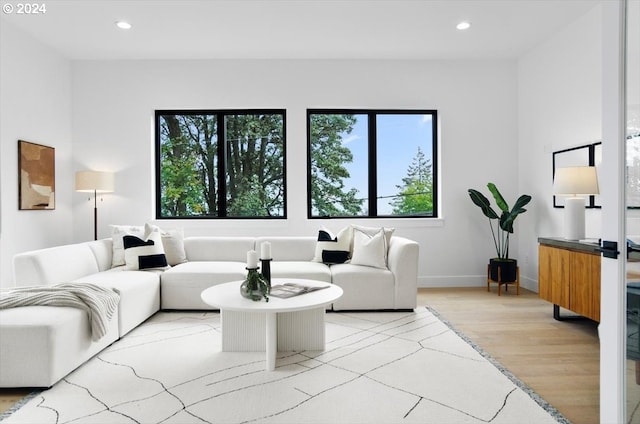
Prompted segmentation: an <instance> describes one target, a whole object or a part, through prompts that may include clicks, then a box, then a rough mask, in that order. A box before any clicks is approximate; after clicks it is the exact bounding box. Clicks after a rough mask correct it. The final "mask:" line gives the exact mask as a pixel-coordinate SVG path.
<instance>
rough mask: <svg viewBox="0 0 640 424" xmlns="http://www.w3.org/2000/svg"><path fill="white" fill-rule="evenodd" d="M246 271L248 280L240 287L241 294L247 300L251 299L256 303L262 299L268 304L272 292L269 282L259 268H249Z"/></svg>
mask: <svg viewBox="0 0 640 424" xmlns="http://www.w3.org/2000/svg"><path fill="white" fill-rule="evenodd" d="M246 270H247V271H248V272H247V278H246V279H245V280H244V281H243V282H242V284H241V285H240V294H241V295H242V297H246V298H247V299H251V300H253V301H256V302H257V301H259V300H262V299H264V300H265V301H267V302H268V301H269V296H268V295H269V292H270V291H271V286H270V284H269V282H268V281H267V280H266V279H265V278H264V276H263V275H262V274H260V273H259V272H258V267H256V268H248V267H247V268H246Z"/></svg>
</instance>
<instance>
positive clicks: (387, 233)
mask: <svg viewBox="0 0 640 424" xmlns="http://www.w3.org/2000/svg"><path fill="white" fill-rule="evenodd" d="M352 227H353V231H356V230H358V231H361V232H363V233H365V234H368V235H370V236H374V235H375V234H377V233H378V232H379V231H380V230H382V231H384V238H385V252H384V261H385V265H386V264H387V261H388V258H387V256H388V254H389V246H390V245H391V237H393V233H394V232H395V230H396V229H395V228H388V227H364V226H362V225H353V226H352ZM352 240H353V238H352ZM353 249H354V245H353V242H352V243H351V252H352V253H353Z"/></svg>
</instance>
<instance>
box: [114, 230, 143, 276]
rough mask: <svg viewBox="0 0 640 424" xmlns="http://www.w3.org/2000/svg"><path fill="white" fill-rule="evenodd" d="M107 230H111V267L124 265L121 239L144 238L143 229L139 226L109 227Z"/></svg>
mask: <svg viewBox="0 0 640 424" xmlns="http://www.w3.org/2000/svg"><path fill="white" fill-rule="evenodd" d="M109 228H110V229H111V242H112V244H113V255H112V257H111V266H112V267H116V266H120V265H124V264H125V259H124V242H123V237H124V236H126V235H131V236H136V237H144V227H143V226H141V225H109Z"/></svg>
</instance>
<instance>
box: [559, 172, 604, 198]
mask: <svg viewBox="0 0 640 424" xmlns="http://www.w3.org/2000/svg"><path fill="white" fill-rule="evenodd" d="M553 194H557V195H565V196H574V197H575V196H580V195H583V196H585V195H586V196H589V195H592V194H600V190H599V188H598V175H597V173H596V167H595V166H569V167H566V168H558V169H556V172H555V175H554V178H553Z"/></svg>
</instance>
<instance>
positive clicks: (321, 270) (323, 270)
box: [271, 261, 331, 283]
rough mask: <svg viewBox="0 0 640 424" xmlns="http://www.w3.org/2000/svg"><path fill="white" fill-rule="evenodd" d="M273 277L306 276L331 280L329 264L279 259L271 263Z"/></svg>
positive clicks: (312, 278) (326, 280) (325, 280)
mask: <svg viewBox="0 0 640 424" xmlns="http://www.w3.org/2000/svg"><path fill="white" fill-rule="evenodd" d="M271 278H306V279H309V280H318V281H323V282H325V283H330V282H331V269H330V268H329V266H328V265H325V264H321V263H317V262H307V261H278V262H272V263H271Z"/></svg>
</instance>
